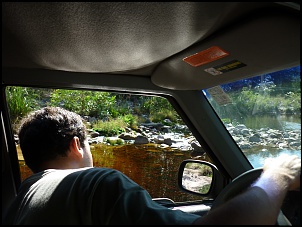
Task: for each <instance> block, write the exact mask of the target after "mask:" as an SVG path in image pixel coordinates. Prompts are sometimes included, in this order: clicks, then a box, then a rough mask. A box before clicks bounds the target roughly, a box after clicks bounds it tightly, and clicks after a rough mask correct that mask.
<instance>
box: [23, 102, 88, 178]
mask: <svg viewBox="0 0 302 227" xmlns="http://www.w3.org/2000/svg"><path fill="white" fill-rule="evenodd" d="M74 136H77V137H79V140H80V144H81V146H84V141H85V139H86V138H87V131H86V127H85V125H84V123H83V121H82V119H81V117H80V116H79V115H78V114H76V113H73V112H70V111H68V110H65V109H63V108H60V107H44V108H42V109H40V110H37V111H33V112H31V113H30V114H29V115H28V116H27V117H26V118H24V119H23V120H22V122H21V126H20V129H19V141H20V148H21V150H22V154H23V157H24V160H25V163H26V164H27V166H28V167H29V168H30V169H31V170H32V171H33V172H34V173H36V172H39V171H41V169H40V165H41V164H42V162H44V161H48V160H52V159H55V158H56V157H59V156H61V157H64V156H67V152H68V148H69V145H70V142H71V140H72V139H73V137H74Z"/></svg>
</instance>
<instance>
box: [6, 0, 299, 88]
mask: <svg viewBox="0 0 302 227" xmlns="http://www.w3.org/2000/svg"><path fill="white" fill-rule="evenodd" d="M284 4H285V3H283V5H284ZM281 5H282V4H275V3H272V2H263V3H262V2H248V3H246V2H243V3H240V2H225V3H223V2H212V3H211V4H208V3H206V2H156V3H152V2H130V3H128V2H127V3H126V2H117V3H114V2H103V3H102V4H100V3H96V2H60V3H58V2H56V3H53V2H31V3H28V2H26V3H25V2H24V3H22V2H3V3H2V68H20V69H21V68H27V69H48V70H50V72H52V73H56V71H66V72H79V73H81V72H82V73H83V76H85V75H86V73H94V74H95V73H96V74H98V75H100V76H101V75H102V74H103V73H105V74H118V75H123V74H127V75H137V76H146V77H150V78H151V81H152V82H153V83H154V84H155V85H157V86H159V87H163V88H167V89H179V90H195V89H204V88H208V87H211V86H215V85H217V84H218V83H220V82H221V77H215V76H212V75H208V74H206V73H205V72H204V69H205V68H206V67H212V66H217V65H219V64H224V63H225V62H227V61H229V60H234V59H236V60H239V61H242V62H243V63H244V64H246V65H247V67H243V68H241V69H239V70H234V71H232V72H228V73H227V74H224V75H223V79H222V80H223V81H225V82H230V81H233V80H236V79H240V78H245V77H251V76H253V75H259V73H266V72H271V71H273V70H278V69H283V68H287V67H291V66H296V65H298V64H300V63H299V62H300V52H299V49H300V48H298V47H300V28H299V27H298V26H300V14H299V10H293V9H291V7H286V9H285V10H284V9H283V7H281ZM133 9H135V10H133ZM100 11H101V12H103V13H102V14H100V13H99V12H100ZM261 11H263V12H264V14H265V15H263V13H261ZM293 11H298V12H297V13H293ZM238 17H240V18H242V20H241V21H242V22H241V23H240V24H235V23H233V21H234V20H235V19H237V18H238ZM263 18H266V21H267V23H266V24H265V25H264V24H263V23H262V20H261V19H263ZM270 18H271V20H270ZM275 19H276V20H279V21H280V23H279V24H276V23H275V22H274V20H275ZM283 19H285V20H284V21H285V22H283ZM196 21H198V23H196ZM243 22H246V23H247V24H245V23H243ZM287 22H288V23H287ZM258 23H259V24H258ZM248 26H250V27H251V28H252V29H253V31H254V32H255V33H256V34H257V35H255V36H252V35H250V34H246V33H244V32H242V31H244V30H247V29H248V28H249V27H248ZM221 28H223V29H222V30H219V29H221ZM271 30H273V32H271ZM278 30H281V31H282V32H278ZM259 34H261V36H260V35H259ZM263 34H266V35H265V36H263ZM288 34H291V35H288ZM275 35H278V36H275ZM255 39H256V40H255ZM251 45H253V47H251ZM211 46H219V47H221V48H223V49H226V50H227V51H228V52H229V53H230V56H228V57H226V58H223V59H219V60H217V61H215V62H212V63H209V64H206V65H205V66H199V67H191V66H189V65H188V64H186V63H185V62H183V61H182V59H183V58H184V57H187V56H190V55H192V54H194V53H197V52H199V51H202V50H205V49H207V48H209V47H211ZM255 46H256V47H258V48H255ZM243 50H244V51H243ZM255 53H256V54H255ZM264 53H269V57H266V55H265V54H264ZM276 53H278V54H276ZM255 55H256V56H258V57H259V58H258V57H257V58H255V57H254V56H255ZM249 66H253V67H249ZM252 68H253V69H252ZM41 76H43V75H41Z"/></svg>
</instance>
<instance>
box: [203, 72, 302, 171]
mask: <svg viewBox="0 0 302 227" xmlns="http://www.w3.org/2000/svg"><path fill="white" fill-rule="evenodd" d="M300 84H301V75H300V66H298V67H293V68H289V69H285V70H281V71H277V72H273V73H270V74H265V75H259V76H255V77H253V78H249V79H244V80H239V81H235V82H232V83H228V84H223V85H221V86H216V87H212V88H209V89H206V90H203V93H204V94H205V96H206V97H207V99H208V101H209V102H210V104H211V105H212V107H213V109H214V110H215V111H216V113H217V115H218V116H219V118H220V119H221V121H222V122H223V123H224V126H225V127H226V129H227V130H228V131H229V133H230V134H231V136H232V137H233V139H234V141H235V142H236V143H237V145H238V146H239V147H240V148H241V150H242V151H243V153H244V155H245V156H246V157H247V159H248V160H249V161H250V163H251V164H252V165H253V167H254V168H257V167H261V166H263V163H264V160H265V159H266V158H268V157H276V156H279V155H280V154H282V153H287V154H296V155H298V156H299V157H301V88H300Z"/></svg>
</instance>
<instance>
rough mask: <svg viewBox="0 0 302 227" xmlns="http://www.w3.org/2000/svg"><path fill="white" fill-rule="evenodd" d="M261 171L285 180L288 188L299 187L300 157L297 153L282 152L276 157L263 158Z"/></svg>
mask: <svg viewBox="0 0 302 227" xmlns="http://www.w3.org/2000/svg"><path fill="white" fill-rule="evenodd" d="M263 172H264V173H266V174H271V175H274V176H275V177H277V179H278V180H280V181H285V183H286V184H287V187H288V190H297V189H299V188H300V177H301V158H299V157H298V156H297V155H287V154H282V155H280V156H279V157H277V158H268V159H266V160H265V163H264V166H263Z"/></svg>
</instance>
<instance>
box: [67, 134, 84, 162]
mask: <svg viewBox="0 0 302 227" xmlns="http://www.w3.org/2000/svg"><path fill="white" fill-rule="evenodd" d="M69 150H70V153H71V155H74V156H76V157H80V158H83V149H82V147H81V143H80V139H79V137H77V136H75V137H73V138H72V140H71V142H70V146H69Z"/></svg>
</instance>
